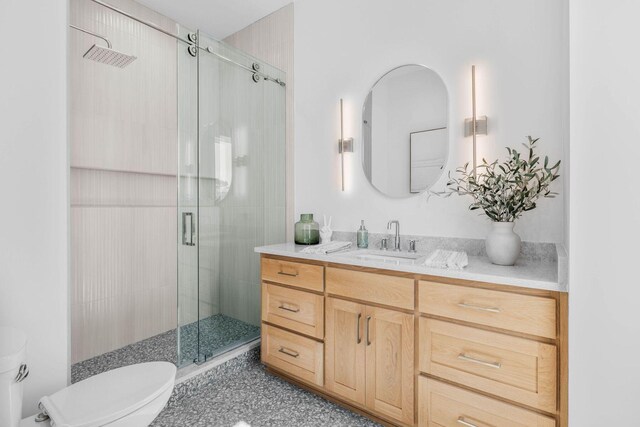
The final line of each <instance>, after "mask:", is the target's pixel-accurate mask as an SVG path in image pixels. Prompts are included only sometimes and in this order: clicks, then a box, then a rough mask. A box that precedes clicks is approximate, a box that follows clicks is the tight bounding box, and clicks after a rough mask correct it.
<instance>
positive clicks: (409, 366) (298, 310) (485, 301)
mask: <svg viewBox="0 0 640 427" xmlns="http://www.w3.org/2000/svg"><path fill="white" fill-rule="evenodd" d="M300 249H301V248H300V247H296V246H294V245H287V244H283V245H273V246H266V247H261V248H257V249H256V251H257V252H259V253H261V254H262V255H261V257H262V259H261V268H262V269H261V278H262V285H261V286H262V361H263V363H264V364H265V365H266V367H267V369H268V370H269V371H270V372H272V373H274V374H276V375H279V376H281V377H283V378H286V379H287V380H289V381H291V382H293V383H295V384H297V385H299V386H301V387H304V388H306V389H308V390H311V391H313V392H315V393H318V394H321V395H323V396H324V397H326V398H328V399H329V400H331V401H334V402H337V403H340V404H342V405H344V406H346V407H348V408H350V409H351V410H354V411H356V412H359V413H361V414H363V415H365V416H367V417H370V418H372V419H375V420H376V421H378V422H382V423H383V424H389V425H402V426H413V425H419V426H467V427H474V426H477V427H481V426H488V425H491V426H512V425H521V426H539V427H543V426H544V427H546V426H566V425H567V297H568V294H567V292H566V289H565V288H564V287H563V285H561V284H559V282H561V280H558V279H557V276H555V275H553V274H552V275H551V277H555V282H554V279H553V278H549V277H546V276H544V274H545V271H546V269H547V268H551V267H552V266H547V265H545V264H544V263H543V262H541V263H538V269H539V272H538V275H539V276H540V277H536V268H533V267H530V268H525V267H522V268H521V269H520V270H519V267H518V266H516V267H510V268H507V269H505V268H504V267H496V266H491V265H490V264H488V261H483V260H471V261H470V265H469V267H468V268H466V269H465V270H463V271H454V270H434V269H428V268H427V267H425V266H423V265H421V264H419V263H405V264H402V263H400V262H398V263H390V262H387V263H386V264H385V263H384V256H382V257H381V258H380V259H378V260H376V259H372V258H371V257H369V258H362V257H359V256H357V253H358V252H354V254H355V255H352V256H350V255H349V254H333V255H311V254H304V253H300ZM390 259H393V258H390ZM483 263H484V264H487V265H484V264H483Z"/></svg>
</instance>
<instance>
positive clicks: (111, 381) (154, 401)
mask: <svg viewBox="0 0 640 427" xmlns="http://www.w3.org/2000/svg"><path fill="white" fill-rule="evenodd" d="M25 345H26V339H25V337H24V334H21V333H20V332H19V331H16V330H15V329H10V328H3V327H0V399H2V400H0V413H5V414H8V416H9V418H2V417H0V427H18V426H19V427H35V426H38V427H100V426H109V427H146V426H148V425H149V424H150V423H151V421H153V420H154V419H155V418H156V417H157V416H158V414H159V413H160V411H162V409H163V408H164V406H165V405H166V404H167V401H168V400H169V397H170V396H171V392H172V391H173V386H174V383H175V376H176V367H175V366H174V365H173V364H171V363H168V362H148V363H140V364H137V365H130V366H125V367H123V368H118V369H114V370H112V371H108V372H104V373H102V374H98V375H95V376H93V377H90V378H87V379H86V380H84V381H80V382H77V383H75V384H72V385H70V386H69V387H66V388H64V389H62V390H60V391H57V392H56V393H53V394H52V395H50V396H45V397H43V398H42V399H40V404H39V406H40V409H41V411H42V413H44V414H46V415H48V417H49V419H47V420H45V421H40V422H39V421H37V419H38V418H39V417H40V418H42V415H36V416H32V417H29V418H25V419H23V420H21V421H18V420H19V411H20V406H21V405H20V402H21V400H22V383H21V381H18V382H16V379H24V378H25V377H26V374H25V371H26V368H21V367H22V366H25V367H26V365H25V363H24V353H25V351H24V347H25ZM8 351H12V352H13V353H12V354H7V353H8ZM10 362H11V364H12V365H13V366H14V368H13V369H11V370H8V369H6V368H7V367H8V366H10V365H9V363H10ZM3 363H4V365H3ZM3 366H4V369H5V370H4V372H3V370H2V368H3ZM27 374H28V372H27ZM16 411H18V414H17V416H18V418H16ZM12 414H13V415H12ZM12 416H13V418H11V417H12ZM3 422H6V423H7V425H3Z"/></svg>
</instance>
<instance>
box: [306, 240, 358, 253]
mask: <svg viewBox="0 0 640 427" xmlns="http://www.w3.org/2000/svg"><path fill="white" fill-rule="evenodd" d="M350 247H351V242H338V241H335V242H328V243H321V244H319V245H313V246H307V247H306V248H304V249H303V250H301V251H300V252H302V253H305V254H321V255H326V254H331V253H334V252H340V251H344V250H347V249H349V248H350Z"/></svg>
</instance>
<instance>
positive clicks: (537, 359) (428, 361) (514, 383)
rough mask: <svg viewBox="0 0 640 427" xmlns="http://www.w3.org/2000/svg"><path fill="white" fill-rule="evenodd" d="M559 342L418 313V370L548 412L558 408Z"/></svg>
mask: <svg viewBox="0 0 640 427" xmlns="http://www.w3.org/2000/svg"><path fill="white" fill-rule="evenodd" d="M556 366H557V362H556V347H555V346H553V345H549V344H544V343H540V342H537V341H532V340H527V339H523V338H516V337H512V336H509V335H504V334H499V333H495V332H488V331H483V330H480V329H476V328H471V327H468V326H460V325H454V324H452V323H448V322H442V321H439V320H434V319H427V318H424V317H422V318H420V370H421V371H422V372H424V373H427V374H431V375H434V376H437V377H440V378H443V379H447V380H450V381H454V382H457V383H459V384H463V385H466V386H468V387H473V388H476V389H478V390H481V391H484V392H487V393H491V394H493V395H496V396H501V397H504V398H505V399H509V400H512V401H514V402H518V403H522V404H524V405H528V406H531V407H534V408H537V409H541V410H545V411H547V412H555V411H556V386H557V381H556V375H557V371H556Z"/></svg>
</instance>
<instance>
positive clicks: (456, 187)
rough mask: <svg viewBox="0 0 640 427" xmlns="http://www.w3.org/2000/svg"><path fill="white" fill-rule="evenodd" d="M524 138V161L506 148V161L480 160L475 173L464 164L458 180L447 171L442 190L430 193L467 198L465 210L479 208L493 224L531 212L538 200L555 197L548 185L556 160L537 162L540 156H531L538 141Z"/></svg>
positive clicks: (557, 166) (556, 167)
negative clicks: (469, 202) (489, 161)
mask: <svg viewBox="0 0 640 427" xmlns="http://www.w3.org/2000/svg"><path fill="white" fill-rule="evenodd" d="M527 138H528V139H529V143H528V144H522V145H523V146H524V147H525V148H526V149H527V151H528V156H527V158H525V156H523V155H521V154H520V152H518V151H517V150H515V149H512V148H509V147H507V151H508V152H509V159H508V160H507V161H505V162H503V163H498V161H497V160H496V161H494V162H493V163H487V161H486V160H485V159H482V164H480V165H478V166H477V167H476V170H475V171H474V170H473V168H469V163H467V164H465V165H464V166H463V167H460V168H458V169H456V173H457V174H459V177H452V176H451V172H449V181H448V182H447V189H446V191H444V192H440V193H434V194H436V195H439V196H444V197H448V196H450V195H452V194H458V195H460V196H471V197H472V198H473V203H471V205H470V206H469V209H470V210H472V211H473V210H478V209H482V210H483V211H484V213H485V215H487V216H488V217H489V218H490V219H491V220H492V221H495V222H512V221H515V220H516V219H518V218H520V216H521V215H522V214H523V213H524V212H527V211H530V210H532V209H535V208H536V202H537V201H538V199H539V198H540V197H547V198H553V197H554V196H556V195H557V193H554V192H552V191H551V190H550V189H549V186H550V184H551V183H552V182H553V181H555V180H556V179H558V177H559V176H560V175H558V171H559V169H560V161H558V162H557V163H556V164H554V165H553V166H549V158H548V157H546V156H545V158H544V161H543V162H542V163H541V162H540V156H539V155H537V154H536V153H535V151H536V150H535V149H536V142H538V138H536V139H533V138H531V137H530V136H529V137H527ZM474 172H475V173H474Z"/></svg>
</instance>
